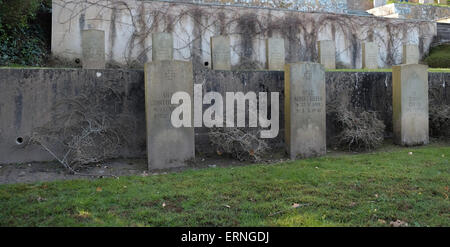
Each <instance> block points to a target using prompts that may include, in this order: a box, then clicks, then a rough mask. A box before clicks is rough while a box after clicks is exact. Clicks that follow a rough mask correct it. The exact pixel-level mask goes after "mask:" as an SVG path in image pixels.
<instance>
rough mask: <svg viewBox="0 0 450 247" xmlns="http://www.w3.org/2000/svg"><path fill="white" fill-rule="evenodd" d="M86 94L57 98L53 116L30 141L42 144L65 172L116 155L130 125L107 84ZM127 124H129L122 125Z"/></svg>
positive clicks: (129, 120)
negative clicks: (59, 99) (57, 101)
mask: <svg viewBox="0 0 450 247" xmlns="http://www.w3.org/2000/svg"><path fill="white" fill-rule="evenodd" d="M86 92H87V93H86V94H80V95H79V96H76V97H73V98H70V99H65V100H62V101H60V102H59V103H58V104H56V105H55V107H54V108H53V110H52V112H53V119H52V120H51V121H50V122H49V123H47V124H46V125H45V126H42V127H40V128H36V129H35V130H34V131H33V134H32V137H31V139H30V143H34V144H38V145H40V146H42V147H43V148H44V149H45V150H46V151H47V152H48V153H50V154H51V155H52V156H53V157H54V158H55V159H56V160H57V161H58V162H59V163H61V164H62V165H63V166H64V167H65V168H66V169H68V171H69V172H71V173H73V174H78V175H83V174H81V173H79V172H78V171H77V170H78V169H79V168H80V167H81V166H83V165H88V164H92V163H99V162H102V161H105V160H106V159H109V158H114V157H117V155H118V152H119V151H120V149H121V148H122V147H123V146H124V145H125V144H126V142H127V139H126V136H127V135H128V134H127V133H128V132H129V131H130V130H131V129H132V128H133V127H134V124H133V122H132V120H131V118H130V117H128V116H127V115H124V114H121V113H119V112H120V110H119V109H118V107H119V106H120V105H121V101H122V99H121V96H120V94H118V93H117V92H116V91H115V90H114V89H112V88H109V87H100V88H90V89H88V90H86ZM124 123H130V124H124Z"/></svg>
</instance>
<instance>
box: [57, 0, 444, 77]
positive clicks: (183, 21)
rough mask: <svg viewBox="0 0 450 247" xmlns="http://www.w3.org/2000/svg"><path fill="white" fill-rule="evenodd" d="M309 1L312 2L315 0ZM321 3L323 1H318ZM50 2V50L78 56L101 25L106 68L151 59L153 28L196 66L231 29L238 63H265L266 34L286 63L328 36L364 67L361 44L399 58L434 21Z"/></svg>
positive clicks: (352, 64) (341, 56)
mask: <svg viewBox="0 0 450 247" xmlns="http://www.w3.org/2000/svg"><path fill="white" fill-rule="evenodd" d="M314 2H316V1H315V0H314ZM319 2H322V1H319ZM61 3H62V0H55V1H53V10H52V15H53V21H52V23H53V24H52V53H53V54H54V55H55V56H56V57H58V58H61V59H62V60H68V62H70V61H74V60H75V59H76V58H80V56H81V38H80V30H83V29H86V28H96V29H100V30H104V31H105V38H106V43H105V45H106V57H107V64H108V66H109V67H113V68H114V67H117V66H120V67H133V68H142V67H143V64H144V63H145V62H149V61H151V59H152V58H151V57H152V54H151V51H152V38H151V36H152V33H156V32H171V33H173V35H174V59H176V60H184V61H192V62H193V65H194V68H198V67H205V64H211V61H210V59H211V54H210V51H211V49H210V37H212V36H218V35H229V36H230V45H231V65H232V68H235V69H265V68H267V65H266V61H267V59H266V48H265V47H266V46H265V40H266V39H267V38H270V37H277V38H283V39H284V40H285V49H286V62H288V63H291V62H298V61H311V62H318V47H317V41H319V40H333V41H334V43H335V46H336V55H337V64H338V67H339V68H361V67H362V60H361V43H362V42H366V41H373V42H376V43H377V44H378V45H379V47H380V54H379V55H380V67H389V66H390V65H392V64H400V63H401V49H402V47H401V44H402V43H414V44H418V45H419V46H420V47H421V50H420V52H421V54H426V53H427V52H428V50H429V47H430V44H431V43H432V41H433V37H434V36H435V35H436V24H435V23H433V22H428V21H415V20H395V19H387V18H378V17H362V16H355V15H345V14H333V13H305V12H300V11H292V10H289V11H287V10H281V9H267V8H250V7H232V6H219V5H204V4H189V3H167V2H159V1H137V0H124V1H108V0H86V1H84V0H83V1H82V0H75V1H71V4H61Z"/></svg>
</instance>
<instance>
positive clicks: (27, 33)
mask: <svg viewBox="0 0 450 247" xmlns="http://www.w3.org/2000/svg"><path fill="white" fill-rule="evenodd" d="M50 6H51V1H48V0H0V65H7V66H10V65H22V66H40V65H43V63H44V61H45V59H46V57H47V55H48V53H49V48H50V45H49V44H50V30H51V15H50V12H51V8H50Z"/></svg>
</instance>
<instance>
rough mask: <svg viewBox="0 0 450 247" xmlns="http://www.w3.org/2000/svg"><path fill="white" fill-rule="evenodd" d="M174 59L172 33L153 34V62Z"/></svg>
mask: <svg viewBox="0 0 450 247" xmlns="http://www.w3.org/2000/svg"><path fill="white" fill-rule="evenodd" d="M172 59H173V36H172V34H171V33H153V34H152V61H161V60H172Z"/></svg>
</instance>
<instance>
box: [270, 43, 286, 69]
mask: <svg viewBox="0 0 450 247" xmlns="http://www.w3.org/2000/svg"><path fill="white" fill-rule="evenodd" d="M266 51H267V54H266V57H267V69H269V70H284V64H285V51H284V39H281V38H268V39H267V40H266Z"/></svg>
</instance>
